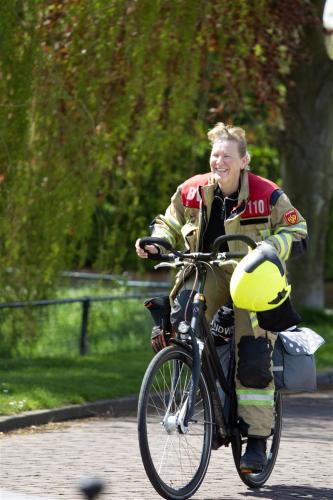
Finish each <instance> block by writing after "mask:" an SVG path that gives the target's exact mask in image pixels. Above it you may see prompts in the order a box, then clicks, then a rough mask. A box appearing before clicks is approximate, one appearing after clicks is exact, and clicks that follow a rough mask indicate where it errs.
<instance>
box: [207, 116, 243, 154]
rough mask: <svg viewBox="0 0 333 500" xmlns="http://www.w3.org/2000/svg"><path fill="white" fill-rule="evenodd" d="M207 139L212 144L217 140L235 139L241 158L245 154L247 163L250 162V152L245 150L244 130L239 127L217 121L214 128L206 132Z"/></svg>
mask: <svg viewBox="0 0 333 500" xmlns="http://www.w3.org/2000/svg"><path fill="white" fill-rule="evenodd" d="M207 137H208V139H209V140H210V142H211V144H212V145H213V144H214V143H215V142H217V141H224V140H225V141H235V142H237V146H238V151H239V155H240V157H241V158H244V156H247V158H248V163H249V162H250V158H251V157H250V153H249V152H248V150H247V142H246V136H245V130H243V129H242V128H240V127H233V126H232V125H225V124H224V123H222V122H218V123H217V124H216V125H215V127H214V128H212V129H211V130H209V132H208V134H207Z"/></svg>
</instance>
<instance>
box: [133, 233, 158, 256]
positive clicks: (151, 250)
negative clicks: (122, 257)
mask: <svg viewBox="0 0 333 500" xmlns="http://www.w3.org/2000/svg"><path fill="white" fill-rule="evenodd" d="M135 250H136V253H137V255H138V257H140V258H141V259H148V254H153V255H154V254H155V255H156V254H158V253H159V250H158V248H157V247H156V246H155V245H145V248H144V249H142V248H141V247H140V238H139V239H138V240H136V242H135Z"/></svg>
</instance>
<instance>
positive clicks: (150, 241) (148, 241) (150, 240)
mask: <svg viewBox="0 0 333 500" xmlns="http://www.w3.org/2000/svg"><path fill="white" fill-rule="evenodd" d="M146 245H160V246H161V247H163V248H165V250H169V251H172V246H171V245H170V243H169V242H168V241H166V240H163V238H155V237H153V236H147V237H145V238H140V241H139V246H140V248H142V250H144V249H145V246H146ZM171 258H173V257H172V256H170V255H161V254H160V253H156V254H154V253H149V252H148V259H151V260H159V261H170V260H171Z"/></svg>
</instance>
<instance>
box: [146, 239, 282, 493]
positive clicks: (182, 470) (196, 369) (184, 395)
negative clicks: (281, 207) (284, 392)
mask: <svg viewBox="0 0 333 500" xmlns="http://www.w3.org/2000/svg"><path fill="white" fill-rule="evenodd" d="M232 240H239V241H242V242H244V243H246V244H247V245H248V246H250V247H251V248H252V249H253V248H255V247H256V243H255V242H254V241H253V240H252V239H251V238H249V237H247V236H245V235H225V236H220V237H219V238H217V239H216V240H215V242H214V244H213V249H212V252H210V253H202V252H195V253H184V252H179V251H177V250H175V249H174V248H172V246H171V245H170V244H169V243H168V242H166V241H164V240H162V239H160V238H142V239H141V241H140V244H141V247H142V248H144V246H145V245H149V244H157V245H161V246H163V247H164V248H165V249H166V250H167V251H169V252H170V253H169V254H166V255H165V254H158V255H155V254H154V256H153V257H152V258H153V259H156V260H160V261H168V264H162V263H160V264H158V266H156V267H161V266H165V265H168V266H171V265H172V266H175V267H177V268H178V267H180V268H183V267H185V266H188V265H191V266H193V267H194V268H195V269H196V270H197V273H198V286H197V293H196V294H195V297H194V300H193V314H192V318H191V320H190V321H183V322H181V323H180V324H179V327H178V332H177V336H176V338H173V339H171V341H170V343H171V345H169V346H168V347H165V348H164V349H162V350H161V351H160V352H159V353H157V354H156V355H155V357H154V358H153V359H152V361H151V362H150V364H149V366H148V368H147V371H146V373H145V376H144V378H143V381H142V386H141V390H140V396H139V403H138V437H139V446H140V453H141V458H142V461H143V465H144V467H145V471H146V473H147V476H148V478H149V480H150V482H151V484H152V485H153V487H154V488H155V490H156V491H157V492H158V493H159V494H160V495H161V496H162V497H164V498H167V499H171V500H185V499H187V498H190V497H191V496H192V495H194V493H195V492H196V491H197V490H198V488H199V487H200V485H201V483H202V481H203V479H204V477H205V474H206V471H207V468H208V464H209V460H210V456H211V450H212V449H215V450H216V449H218V448H220V447H221V446H229V445H230V444H231V447H232V453H233V459H234V462H235V466H236V469H237V472H238V474H239V476H240V478H241V480H242V481H243V482H244V483H245V484H246V485H247V486H249V487H250V488H258V487H260V486H262V485H263V484H264V483H265V482H266V481H267V479H268V478H269V476H270V474H271V472H272V470H273V467H274V464H275V461H276V457H277V453H278V448H279V441H280V436H281V427H282V398H281V393H280V392H278V391H276V393H275V398H274V419H273V420H274V421H273V422H272V433H271V436H270V437H269V438H268V440H267V450H268V451H267V465H266V466H265V468H264V469H263V471H262V472H260V473H257V474H243V473H242V472H241V471H240V469H239V464H240V457H241V455H242V447H243V446H245V445H246V442H247V439H246V438H243V437H242V436H241V433H240V430H239V428H238V426H237V397H236V393H235V385H234V374H235V356H234V353H235V343H234V342H233V344H232V346H231V350H232V353H231V360H232V362H231V363H230V367H229V370H228V373H227V375H226V376H225V375H224V372H223V369H222V367H221V364H220V360H219V357H218V354H217V350H216V347H215V343H214V340H213V336H212V334H211V332H210V328H209V326H208V323H207V321H206V318H205V314H204V310H205V297H204V295H203V290H204V285H205V277H206V266H207V264H209V265H210V266H223V265H226V264H230V263H231V262H233V263H237V261H235V260H233V259H237V258H240V257H243V256H244V255H246V253H243V252H234V253H231V252H222V253H220V252H219V248H220V246H221V244H222V243H225V242H227V241H232ZM172 262H173V264H171V263H172ZM221 389H222V391H223V392H222V393H221ZM220 394H222V395H223V397H222V398H221V397H220ZM223 399H224V400H223Z"/></svg>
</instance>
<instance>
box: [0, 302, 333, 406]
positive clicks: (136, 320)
mask: <svg viewBox="0 0 333 500" xmlns="http://www.w3.org/2000/svg"><path fill="white" fill-rule="evenodd" d="M94 307H95V309H94V310H93V311H92V314H91V324H90V330H89V335H88V338H89V344H90V347H91V351H90V352H91V354H89V355H87V356H79V355H78V354H77V352H78V348H77V338H78V336H77V330H78V329H79V328H78V323H79V320H80V311H76V312H75V311H74V310H73V318H72V317H71V316H70V315H69V314H67V315H66V314H64V313H63V312H61V314H60V310H59V315H60V317H59V318H56V319H57V321H55V316H54V312H53V316H52V318H51V317H49V316H46V317H42V320H43V321H40V323H41V324H42V325H43V328H42V329H41V333H40V337H39V338H38V340H37V342H36V345H35V348H34V349H33V351H32V352H31V353H29V355H28V354H26V355H23V354H22V353H23V352H24V349H23V348H22V349H21V350H20V352H21V355H18V356H14V357H12V358H8V357H5V356H2V357H0V415H10V414H15V413H20V412H23V411H27V410H34V409H45V408H55V407H59V406H64V405H67V404H78V403H83V402H86V401H95V400H98V399H104V398H114V397H119V396H126V395H132V394H138V391H139V388H140V384H141V380H142V377H143V374H144V371H145V369H146V367H147V365H148V362H149V360H150V359H151V358H152V356H153V352H152V350H151V349H150V346H149V334H150V330H151V321H150V318H149V317H148V315H147V312H146V311H145V310H144V308H143V307H142V305H141V301H140V302H139V301H127V302H121V303H119V304H116V303H114V304H112V305H110V304H109V305H108V306H105V305H104V306H103V304H96V306H94ZM301 313H302V317H303V323H302V325H303V326H308V327H310V328H312V329H313V330H315V331H316V332H317V333H319V334H320V335H322V336H323V337H324V338H325V340H326V344H325V345H323V346H322V347H320V348H319V350H318V351H317V353H316V362H317V369H318V370H324V369H327V368H333V315H332V314H329V313H324V312H320V311H310V310H305V311H302V312H301ZM51 320H52V321H51ZM52 322H53V323H55V324H56V325H57V328H55V329H52V328H51V324H52ZM71 328H72V329H73V330H74V333H73V332H72V331H71ZM73 339H74V340H75V342H74V341H73ZM69 340H71V342H72V344H71V343H69ZM73 342H74V343H73ZM37 347H38V349H37Z"/></svg>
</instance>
